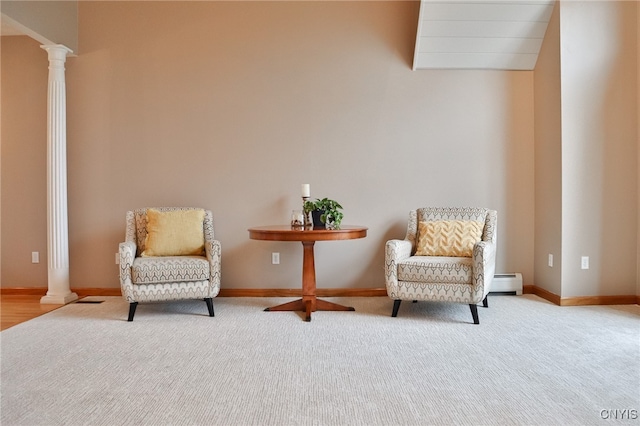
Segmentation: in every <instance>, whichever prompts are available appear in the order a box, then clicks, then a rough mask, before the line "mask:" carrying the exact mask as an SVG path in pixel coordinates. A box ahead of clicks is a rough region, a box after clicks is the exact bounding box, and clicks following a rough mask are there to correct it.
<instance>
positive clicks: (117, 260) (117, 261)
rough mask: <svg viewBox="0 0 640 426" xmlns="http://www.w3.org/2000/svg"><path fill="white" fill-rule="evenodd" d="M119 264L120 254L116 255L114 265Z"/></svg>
mask: <svg viewBox="0 0 640 426" xmlns="http://www.w3.org/2000/svg"><path fill="white" fill-rule="evenodd" d="M119 264H120V253H116V265H119Z"/></svg>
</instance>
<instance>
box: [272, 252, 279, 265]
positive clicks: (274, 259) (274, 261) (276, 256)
mask: <svg viewBox="0 0 640 426" xmlns="http://www.w3.org/2000/svg"><path fill="white" fill-rule="evenodd" d="M271 264H272V265H279V264H280V253H276V252H274V253H271Z"/></svg>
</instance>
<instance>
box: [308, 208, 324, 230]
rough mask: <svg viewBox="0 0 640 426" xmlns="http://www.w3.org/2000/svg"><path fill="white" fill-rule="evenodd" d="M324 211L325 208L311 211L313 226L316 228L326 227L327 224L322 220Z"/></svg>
mask: <svg viewBox="0 0 640 426" xmlns="http://www.w3.org/2000/svg"><path fill="white" fill-rule="evenodd" d="M323 213H324V211H323V210H312V211H311V218H312V219H313V227H314V228H318V229H325V228H326V226H325V224H324V223H322V221H321V220H320V216H322V214H323Z"/></svg>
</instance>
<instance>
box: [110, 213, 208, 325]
mask: <svg viewBox="0 0 640 426" xmlns="http://www.w3.org/2000/svg"><path fill="white" fill-rule="evenodd" d="M126 221H127V230H126V236H125V241H124V242H123V243H120V246H119V253H120V287H121V290H122V296H123V297H124V298H125V300H126V301H127V302H129V319H128V320H129V321H133V316H134V315H135V312H136V308H137V306H138V303H145V302H167V301H173V300H185V299H201V300H204V301H205V302H206V304H207V308H208V311H209V316H211V317H212V316H214V312H213V298H214V297H216V296H217V295H218V292H219V291H220V258H221V244H220V241H218V240H216V239H214V235H213V215H212V213H211V211H210V210H204V209H199V208H192V207H157V208H142V209H137V210H133V211H128V212H127V215H126Z"/></svg>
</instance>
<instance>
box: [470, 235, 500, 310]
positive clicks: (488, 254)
mask: <svg viewBox="0 0 640 426" xmlns="http://www.w3.org/2000/svg"><path fill="white" fill-rule="evenodd" d="M495 272H496V244H495V243H492V242H490V241H480V242H478V243H476V244H475V245H474V246H473V285H474V287H476V288H475V293H476V296H477V297H476V298H479V300H478V301H480V300H482V299H484V297H485V296H486V295H487V293H489V291H491V282H492V281H493V276H494V275H495Z"/></svg>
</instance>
